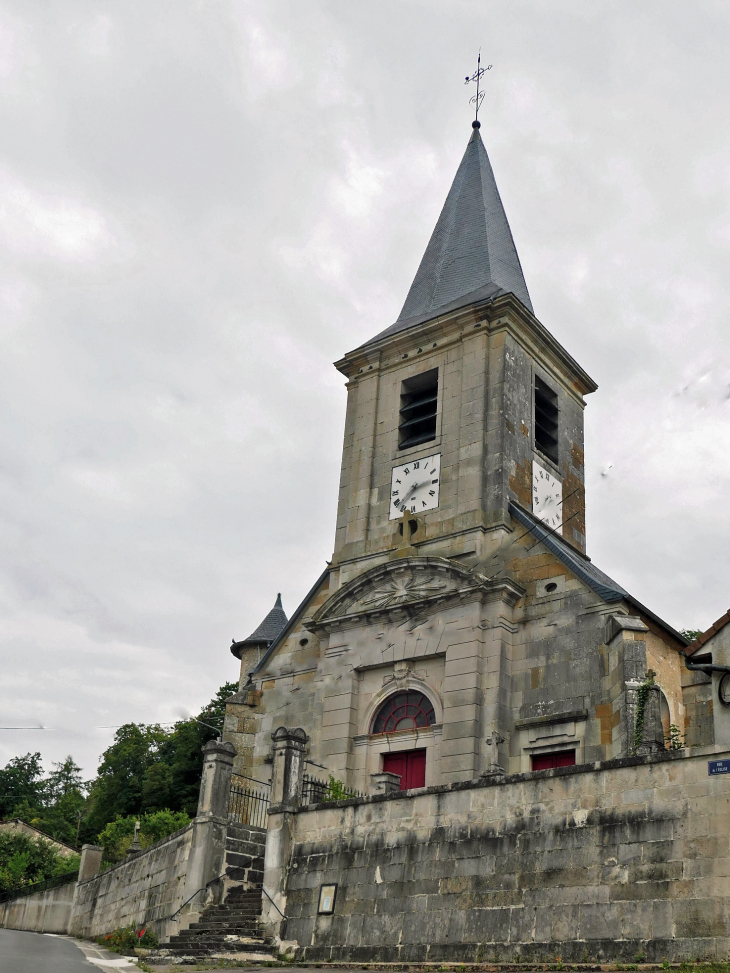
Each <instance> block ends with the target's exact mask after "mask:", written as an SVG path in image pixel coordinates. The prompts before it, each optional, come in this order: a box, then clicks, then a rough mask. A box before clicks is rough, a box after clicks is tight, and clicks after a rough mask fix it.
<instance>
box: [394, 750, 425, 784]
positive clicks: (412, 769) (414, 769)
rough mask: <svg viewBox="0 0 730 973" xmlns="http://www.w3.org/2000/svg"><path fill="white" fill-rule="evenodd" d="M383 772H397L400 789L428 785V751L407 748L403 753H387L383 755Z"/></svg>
mask: <svg viewBox="0 0 730 973" xmlns="http://www.w3.org/2000/svg"><path fill="white" fill-rule="evenodd" d="M383 773H388V774H397V775H398V776H399V777H400V789H401V790H402V791H408V790H411V788H413V787H425V786H426V751H425V750H407V751H405V752H403V753H386V754H384V756H383Z"/></svg>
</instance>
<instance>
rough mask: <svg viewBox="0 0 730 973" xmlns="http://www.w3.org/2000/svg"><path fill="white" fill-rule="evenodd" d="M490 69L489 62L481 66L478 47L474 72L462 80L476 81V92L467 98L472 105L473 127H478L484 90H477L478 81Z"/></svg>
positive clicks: (480, 53)
mask: <svg viewBox="0 0 730 973" xmlns="http://www.w3.org/2000/svg"><path fill="white" fill-rule="evenodd" d="M491 70H492V65H491V64H489V65H487V67H486V68H483V67H482V49H481V47H480V48H479V56H478V57H477V69H476V71H475V72H474V74H472V76H471V77H468V76H467V77H466V78H465V80H464V84H471V82H472V81H476V83H477V91H476V94H475V95H472V97H471V98H470V99H469V104H470V105H474V127H475V128H479V109H480V107H481V104H482V102H483V101H484V92H483V91H480V90H479V82H480V81H481V79H482V76H483V75H485V74H486V73H487V71H491Z"/></svg>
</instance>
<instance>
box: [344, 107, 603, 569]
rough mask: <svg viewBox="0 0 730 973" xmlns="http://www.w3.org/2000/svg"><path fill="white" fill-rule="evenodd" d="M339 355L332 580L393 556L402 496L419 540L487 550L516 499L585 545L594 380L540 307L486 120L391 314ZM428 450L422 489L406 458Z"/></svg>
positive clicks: (475, 552)
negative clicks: (339, 443)
mask: <svg viewBox="0 0 730 973" xmlns="http://www.w3.org/2000/svg"><path fill="white" fill-rule="evenodd" d="M337 368H338V369H339V370H340V371H341V372H342V373H343V374H344V375H346V376H347V379H348V385H347V388H348V406H347V418H346V424H345V441H344V449H343V459H342V471H341V478H340V499H339V508H338V517H337V532H336V542H335V551H334V563H335V564H336V565H337V566H338V567H339V569H340V571H341V572H342V574H341V580H346V579H347V578H349V577H352V576H354V575H355V574H357V573H359V571H361V570H363V569H364V568H366V567H371V566H372V565H373V564H374V563H377V560H378V559H381V558H384V557H389V556H392V552H393V551H394V549H397V548H398V546H399V538H400V537H402V532H403V529H404V527H403V523H404V522H403V521H402V522H401V523H400V524H399V525H397V524H396V522H397V520H398V518H402V517H403V512H404V508H405V506H407V508H408V511H411V512H413V513H415V514H418V515H419V520H418V524H417V527H416V528H414V527H413V524H411V527H410V528H408V527H406V528H405V529H406V530H408V532H409V533H411V531H413V533H412V535H411V536H410V537H409V546H411V547H412V549H414V550H415V551H416V552H417V553H418V554H420V555H422V556H425V555H436V556H442V557H447V558H457V559H458V558H468V557H469V556H474V557H476V558H477V559H479V558H481V557H483V556H484V555H485V554H486V553H488V552H489V550H491V548H492V547H494V546H496V545H497V544H498V543H499V542H500V540H502V539H503V538H504V536H505V533H507V532H509V531H510V529H511V528H510V523H511V521H510V515H509V503H510V501H517V502H518V503H519V504H521V505H522V506H523V507H525V508H528V509H532V510H533V512H534V513H536V514H537V515H538V516H540V517H541V518H542V519H543V520H545V521H546V522H547V523H548V524H549V526H551V527H554V528H557V529H558V530H559V531H560V533H561V534H562V537H563V538H564V539H565V540H566V541H568V543H570V544H571V545H573V546H574V547H576V548H577V549H578V550H580V551H581V552H582V551H584V550H585V498H584V470H583V409H584V406H585V402H584V399H583V396H584V395H585V394H586V393H589V392H592V391H594V390H595V388H596V385H595V383H594V382H593V381H592V379H591V378H590V377H589V376H588V375H587V374H586V373H585V371H584V370H583V369H582V368H581V367H580V365H578V363H577V362H576V361H575V360H574V359H573V358H571V356H570V355H569V354H568V353H567V352H566V351H565V350H564V349H563V348H562V346H561V345H560V344H559V343H558V342H557V341H556V340H555V339H554V338H553V337H552V335H551V334H550V333H549V332H548V331H547V329H546V328H545V327H543V325H542V324H541V323H540V322H539V321H538V320H537V318H536V317H535V315H534V313H533V309H532V302H531V300H530V295H529V293H528V290H527V285H526V283H525V278H524V275H523V273H522V267H521V265H520V261H519V257H518V255H517V250H516V248H515V244H514V241H513V239H512V234H511V231H510V228H509V224H508V222H507V217H506V215H505V211H504V207H503V206H502V201H501V199H500V196H499V192H498V190H497V185H496V182H495V179H494V173H493V171H492V167H491V165H490V162H489V158H488V156H487V152H486V149H485V148H484V143H483V142H482V139H481V135H480V132H479V122H475V123H474V124H473V132H472V136H471V139H470V140H469V143H468V145H467V148H466V152H465V153H464V157H463V159H462V161H461V164H460V166H459V169H458V171H457V173H456V177H455V179H454V182H453V185H452V187H451V190H450V192H449V194H448V196H447V198H446V202H445V204H444V207H443V209H442V211H441V215H440V217H439V220H438V222H437V224H436V228H435V229H434V231H433V234H432V236H431V239H430V241H429V243H428V246H427V248H426V252H425V254H424V256H423V259H422V260H421V264H420V266H419V268H418V271H417V273H416V276H415V279H414V281H413V283H412V285H411V288H410V291H409V293H408V296H407V298H406V301H405V304H404V305H403V310H402V311H401V313H400V316H399V318H398V320H397V321H396V322H395V324H393V325H391V326H390V327H389V328H387V329H386V330H384V331H382V332H381V333H380V334H378V335H376V336H375V337H374V338H373V339H371V340H370V341H368V342H366V343H365V344H364V345H361V346H360V347H359V348H356V349H355V350H354V351H352V352H350V353H349V354H347V355H346V356H345V357H344V358H343V359H342V360H341V361H339V362H337ZM434 458H435V459H434ZM427 459H428V460H429V471H430V472H433V473H434V475H433V476H430V477H428V479H429V480H430V482H429V484H428V490H427V491H425V492H424V491H423V488H422V487H421V484H420V481H419V475H418V474H417V475H416V479H415V480H413V467H414V466H415V467H416V468H418V469H419V471H420V469H421V464H423V463H425V461H426V460H427ZM437 466H438V470H437V469H436V467H437ZM396 471H403V472H402V473H399V472H396ZM409 477H410V479H408V478H409ZM406 482H408V483H410V484H411V485H410V486H409V487H408V488H407V491H406V494H405V504H404V505H401V506H400V508H399V509H394V502H395V501H397V499H398V497H397V496H396V491H397V490H399V489H406V488H405V487H403V484H404V483H406ZM401 497H403V494H401ZM406 520H407V518H406ZM401 546H402V545H401Z"/></svg>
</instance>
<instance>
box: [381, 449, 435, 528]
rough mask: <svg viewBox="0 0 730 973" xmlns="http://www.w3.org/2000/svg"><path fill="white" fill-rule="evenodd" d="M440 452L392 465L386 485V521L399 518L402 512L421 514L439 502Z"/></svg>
mask: <svg viewBox="0 0 730 973" xmlns="http://www.w3.org/2000/svg"><path fill="white" fill-rule="evenodd" d="M440 480H441V453H435V454H434V455H433V456H426V458H425V459H417V460H414V462H412V463H406V464H405V465H404V466H395V467H394V468H393V475H392V478H391V484H390V520H397V519H398V517H402V516H403V513H404V511H406V510H410V512H411V513H421V511H423V510H433V509H434V507H438V505H439V484H440Z"/></svg>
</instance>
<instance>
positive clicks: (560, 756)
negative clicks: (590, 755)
mask: <svg viewBox="0 0 730 973" xmlns="http://www.w3.org/2000/svg"><path fill="white" fill-rule="evenodd" d="M573 766H575V750H560V751H558V752H557V753H541V754H535V756H534V757H533V758H532V769H533V770H552V769H553V768H554V767H573Z"/></svg>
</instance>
